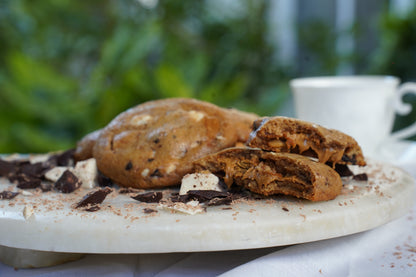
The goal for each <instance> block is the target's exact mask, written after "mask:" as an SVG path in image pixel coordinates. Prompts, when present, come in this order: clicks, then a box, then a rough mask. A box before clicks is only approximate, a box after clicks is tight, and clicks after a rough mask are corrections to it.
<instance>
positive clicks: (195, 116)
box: [189, 110, 205, 122]
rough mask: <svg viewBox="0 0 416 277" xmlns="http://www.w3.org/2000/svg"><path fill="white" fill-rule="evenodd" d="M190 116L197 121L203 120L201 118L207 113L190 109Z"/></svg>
mask: <svg viewBox="0 0 416 277" xmlns="http://www.w3.org/2000/svg"><path fill="white" fill-rule="evenodd" d="M189 116H190V117H191V118H192V119H193V120H195V121H196V122H199V121H201V120H202V119H203V118H204V117H205V115H204V114H203V113H201V112H198V111H194V110H192V111H189Z"/></svg>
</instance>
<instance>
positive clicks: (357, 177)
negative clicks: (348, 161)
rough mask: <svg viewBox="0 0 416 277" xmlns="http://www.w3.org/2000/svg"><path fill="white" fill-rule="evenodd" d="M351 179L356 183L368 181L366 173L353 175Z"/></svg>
mask: <svg viewBox="0 0 416 277" xmlns="http://www.w3.org/2000/svg"><path fill="white" fill-rule="evenodd" d="M352 178H353V179H354V180H356V181H368V176H367V174H366V173H361V174H357V175H354V176H353V177H352Z"/></svg>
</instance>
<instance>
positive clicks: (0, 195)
mask: <svg viewBox="0 0 416 277" xmlns="http://www.w3.org/2000/svg"><path fill="white" fill-rule="evenodd" d="M18 194H19V193H18V192H12V191H7V190H5V191H2V192H0V200H10V199H13V198H15V197H16V196H17V195H18Z"/></svg>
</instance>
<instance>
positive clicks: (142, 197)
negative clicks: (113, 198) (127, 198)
mask: <svg viewBox="0 0 416 277" xmlns="http://www.w3.org/2000/svg"><path fill="white" fill-rule="evenodd" d="M162 197H163V194H162V193H161V192H146V193H142V194H137V195H136V196H132V197H131V198H133V199H134V200H137V201H140V202H146V203H159V201H160V200H161V199H162Z"/></svg>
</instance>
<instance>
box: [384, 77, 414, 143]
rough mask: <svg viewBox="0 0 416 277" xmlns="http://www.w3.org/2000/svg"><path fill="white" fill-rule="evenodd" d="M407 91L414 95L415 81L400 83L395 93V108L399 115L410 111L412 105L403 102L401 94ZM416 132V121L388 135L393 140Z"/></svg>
mask: <svg viewBox="0 0 416 277" xmlns="http://www.w3.org/2000/svg"><path fill="white" fill-rule="evenodd" d="M407 93H412V94H415V95H416V83H410V82H409V83H404V84H402V85H401V86H400V87H399V89H398V91H397V95H396V98H395V100H396V103H395V104H396V105H395V110H396V112H397V113H398V114H400V115H407V114H409V113H410V112H411V111H412V105H411V104H409V103H403V100H402V99H403V96H404V95H405V94H407ZM415 134H416V122H414V123H412V124H411V125H410V126H408V127H406V128H404V129H401V130H399V131H396V132H394V133H392V134H391V135H390V138H392V139H395V140H400V139H405V138H408V137H411V136H413V135H415Z"/></svg>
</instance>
